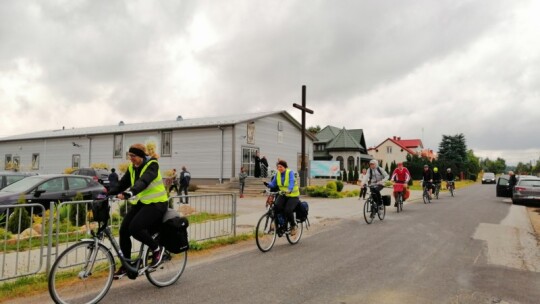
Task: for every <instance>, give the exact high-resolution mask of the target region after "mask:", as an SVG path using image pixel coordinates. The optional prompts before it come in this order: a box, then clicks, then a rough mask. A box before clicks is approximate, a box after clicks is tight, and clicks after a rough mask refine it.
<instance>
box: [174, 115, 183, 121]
mask: <svg viewBox="0 0 540 304" xmlns="http://www.w3.org/2000/svg"><path fill="white" fill-rule="evenodd" d="M182 120H184V119H183V118H182V115H178V116H176V121H182Z"/></svg>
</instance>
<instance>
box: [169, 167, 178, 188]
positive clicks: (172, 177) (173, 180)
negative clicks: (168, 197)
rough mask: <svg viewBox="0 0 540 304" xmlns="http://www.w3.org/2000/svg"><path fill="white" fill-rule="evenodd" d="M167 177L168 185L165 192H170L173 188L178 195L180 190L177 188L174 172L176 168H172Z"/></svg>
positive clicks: (176, 176) (176, 175)
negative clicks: (167, 189)
mask: <svg viewBox="0 0 540 304" xmlns="http://www.w3.org/2000/svg"><path fill="white" fill-rule="evenodd" d="M169 178H170V187H169V191H167V193H168V194H171V191H172V190H173V189H174V190H176V194H177V195H180V190H179V189H178V174H177V173H176V168H174V169H172V173H171V176H170V177H169Z"/></svg>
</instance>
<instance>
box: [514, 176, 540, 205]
mask: <svg viewBox="0 0 540 304" xmlns="http://www.w3.org/2000/svg"><path fill="white" fill-rule="evenodd" d="M512 203H514V204H523V203H540V178H538V177H536V176H526V177H521V178H519V179H518V181H517V184H516V186H515V187H514V193H513V195H512Z"/></svg>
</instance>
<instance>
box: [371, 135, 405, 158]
mask: <svg viewBox="0 0 540 304" xmlns="http://www.w3.org/2000/svg"><path fill="white" fill-rule="evenodd" d="M394 138H395V137H394ZM394 138H387V139H386V140H383V142H381V143H380V144H379V145H378V146H376V147H374V148H370V149H369V150H377V149H379V147H380V146H382V145H383V144H384V143H385V142H387V141H391V142H392V143H394V144H395V145H397V146H398V147H401V148H402V149H403V150H405V151H407V152H408V153H409V154H411V155H414V154H416V152H415V151H413V150H411V149H410V148H409V147H407V146H405V145H403V144H402V142H404V141H407V140H399V141H398V140H397V139H394Z"/></svg>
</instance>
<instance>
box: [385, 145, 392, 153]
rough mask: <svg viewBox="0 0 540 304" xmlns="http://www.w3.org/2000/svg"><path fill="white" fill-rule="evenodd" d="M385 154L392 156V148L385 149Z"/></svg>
mask: <svg viewBox="0 0 540 304" xmlns="http://www.w3.org/2000/svg"><path fill="white" fill-rule="evenodd" d="M386 153H388V154H392V146H388V147H386Z"/></svg>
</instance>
